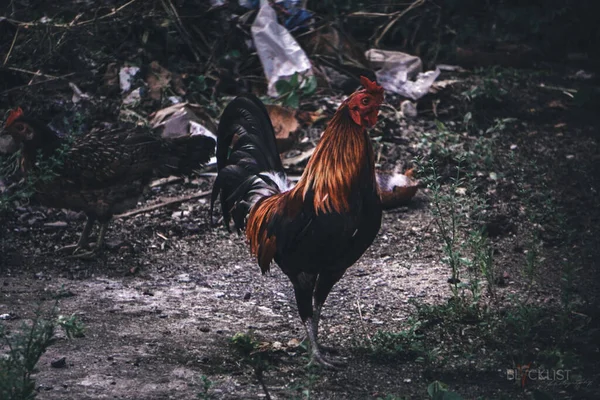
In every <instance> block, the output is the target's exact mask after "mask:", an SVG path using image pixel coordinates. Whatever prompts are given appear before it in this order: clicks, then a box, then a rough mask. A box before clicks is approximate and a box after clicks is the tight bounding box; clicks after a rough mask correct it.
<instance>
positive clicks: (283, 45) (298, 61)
mask: <svg viewBox="0 0 600 400" xmlns="http://www.w3.org/2000/svg"><path fill="white" fill-rule="evenodd" d="M251 31H252V38H253V39H254V46H255V47H256V51H257V53H258V57H259V58H260V62H261V63H262V66H263V69H264V71H265V76H266V77H267V80H268V81H269V88H268V92H267V93H268V95H269V96H271V97H276V96H277V95H278V93H277V90H276V89H275V83H276V82H277V81H278V80H280V79H289V78H290V77H291V76H292V75H294V74H295V73H300V74H304V75H306V74H312V70H311V65H310V61H309V59H308V57H307V56H306V53H305V52H304V50H302V48H301V47H300V45H299V44H298V42H296V40H295V39H294V38H293V37H292V35H291V34H290V33H289V32H288V30H287V29H285V27H283V26H282V25H279V24H278V23H277V15H276V13H275V10H273V8H271V6H270V5H269V4H268V2H267V1H264V0H263V1H261V7H260V11H259V12H258V15H257V16H256V20H255V21H254V23H253V24H252V28H251Z"/></svg>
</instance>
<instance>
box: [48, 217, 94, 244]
mask: <svg viewBox="0 0 600 400" xmlns="http://www.w3.org/2000/svg"><path fill="white" fill-rule="evenodd" d="M94 222H96V218H94V217H88V218H87V221H85V226H84V227H83V231H82V232H81V236H79V241H77V244H71V245H68V246H64V247H61V248H60V249H58V250H57V251H58V252H73V253H76V252H77V251H79V250H80V249H84V248H86V247H87V245H88V240H89V238H90V233H91V232H92V228H93V227H94Z"/></svg>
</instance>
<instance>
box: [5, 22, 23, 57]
mask: <svg viewBox="0 0 600 400" xmlns="http://www.w3.org/2000/svg"><path fill="white" fill-rule="evenodd" d="M19 29H21V27H20V26H17V31H16V32H15V36H13V40H12V43H11V44H10V49H8V53H6V57H5V58H4V63H3V64H2V65H6V63H7V62H8V59H9V58H10V54H11V53H12V51H13V47H15V42H16V41H17V36H19Z"/></svg>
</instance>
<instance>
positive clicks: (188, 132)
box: [150, 103, 217, 141]
mask: <svg viewBox="0 0 600 400" xmlns="http://www.w3.org/2000/svg"><path fill="white" fill-rule="evenodd" d="M201 110H202V107H200V106H199V105H197V104H189V103H178V104H174V105H172V106H169V107H166V108H163V109H161V110H158V111H156V112H155V113H154V114H152V115H151V117H152V120H151V121H150V126H151V127H152V128H153V129H159V130H160V131H161V137H162V138H169V139H174V138H177V137H181V136H194V135H202V136H208V137H210V138H213V139H214V140H215V141H216V140H217V137H216V136H215V134H214V133H213V129H215V128H214V127H212V126H210V121H208V120H207V119H205V118H202V117H201V115H200V114H199V113H200V111H201ZM206 125H209V126H208V127H207V126H206ZM215 130H216V129H215Z"/></svg>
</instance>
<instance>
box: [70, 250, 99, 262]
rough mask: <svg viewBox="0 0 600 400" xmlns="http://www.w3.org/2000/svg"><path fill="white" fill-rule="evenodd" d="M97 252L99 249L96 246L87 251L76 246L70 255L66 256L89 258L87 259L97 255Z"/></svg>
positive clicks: (81, 258)
mask: <svg viewBox="0 0 600 400" xmlns="http://www.w3.org/2000/svg"><path fill="white" fill-rule="evenodd" d="M98 253H99V251H98V249H96V248H93V249H92V250H87V251H84V249H82V248H78V249H75V251H74V252H73V254H71V255H70V256H67V258H71V259H80V260H89V259H92V258H95V257H96V256H97V255H98Z"/></svg>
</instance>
